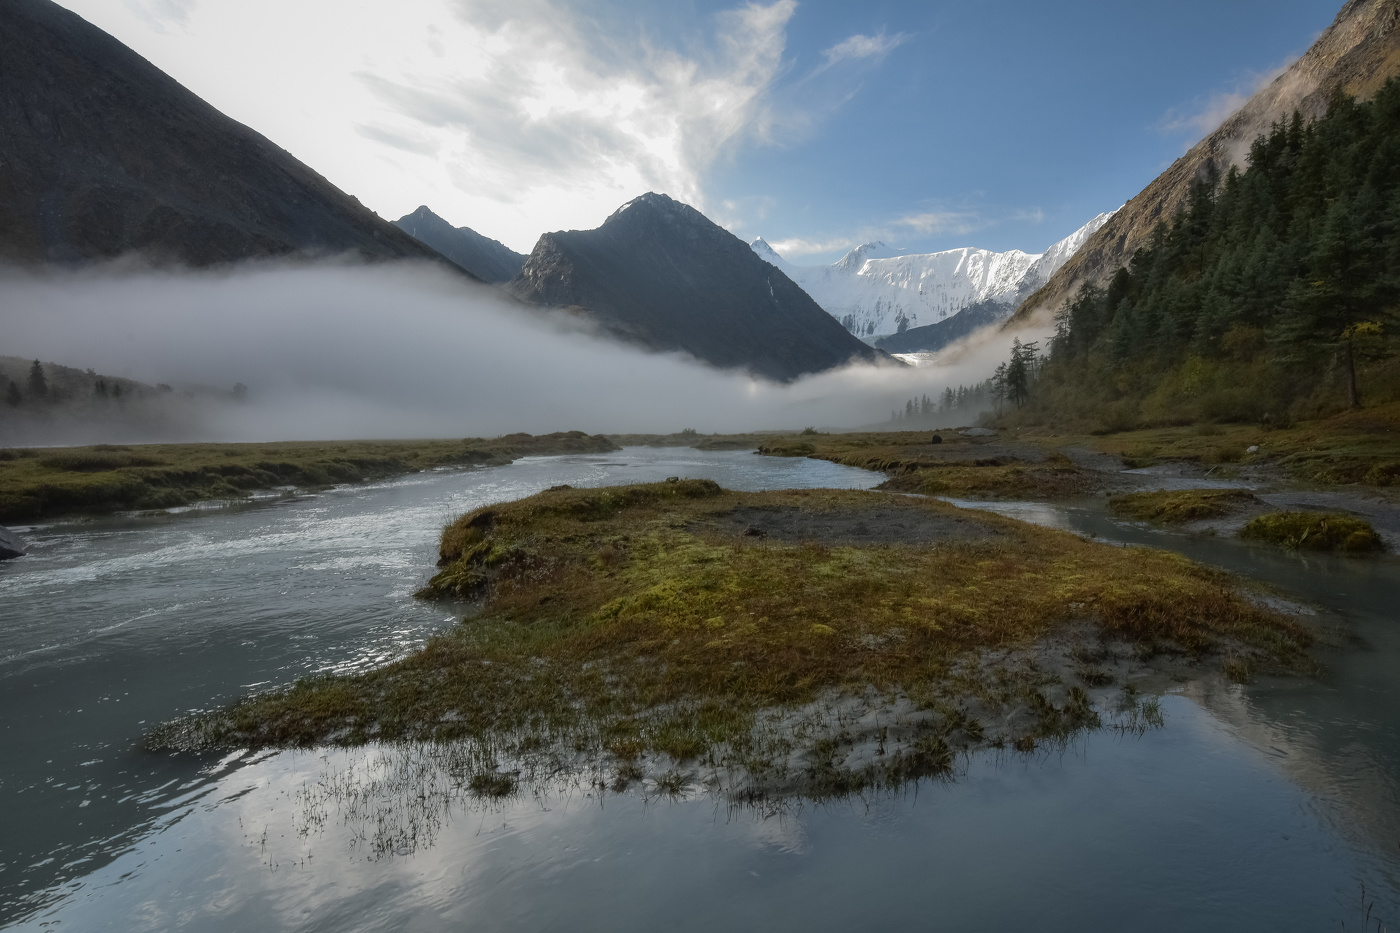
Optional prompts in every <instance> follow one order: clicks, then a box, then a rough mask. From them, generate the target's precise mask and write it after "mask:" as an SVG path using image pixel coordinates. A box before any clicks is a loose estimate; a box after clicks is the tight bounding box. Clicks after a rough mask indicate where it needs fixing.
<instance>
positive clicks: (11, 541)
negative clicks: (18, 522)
mask: <svg viewBox="0 0 1400 933" xmlns="http://www.w3.org/2000/svg"><path fill="white" fill-rule="evenodd" d="M25 553H26V551H25V548H24V541H23V539H21V538H20V536H19V535H17V534H15V533H14V532H13V531H11V530H10V529H8V528H6V527H5V526H4V525H0V560H13V559H14V558H16V557H23V556H24V555H25Z"/></svg>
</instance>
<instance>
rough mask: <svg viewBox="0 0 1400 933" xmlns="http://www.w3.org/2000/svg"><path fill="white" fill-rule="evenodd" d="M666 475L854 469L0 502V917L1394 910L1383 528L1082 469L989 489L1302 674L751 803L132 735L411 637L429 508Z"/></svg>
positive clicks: (783, 917)
mask: <svg viewBox="0 0 1400 933" xmlns="http://www.w3.org/2000/svg"><path fill="white" fill-rule="evenodd" d="M673 475H680V476H691V477H707V478H711V479H715V480H717V481H718V482H720V483H721V484H723V485H726V486H729V487H731V488H737V489H763V488H770V489H771V488H791V487H822V486H840V487H850V488H865V487H869V486H872V485H874V484H876V483H878V482H879V481H880V479H881V477H880V476H877V475H875V474H871V473H867V472H864V471H860V470H854V469H850V468H846V467H841V466H838V465H835V464H830V463H824V462H821V461H814V460H806V459H775V458H766V457H756V456H753V455H752V454H750V453H748V452H699V451H693V450H687V449H662V450H658V449H640V448H629V449H627V450H625V451H622V452H620V453H615V454H608V455H595V456H576V457H552V458H528V459H526V460H521V461H517V462H516V463H514V464H512V465H510V466H506V467H495V468H489V469H477V470H444V471H437V472H431V473H422V474H416V475H413V476H409V477H404V478H401V479H398V480H394V481H389V482H384V483H377V484H367V485H361V486H353V487H346V488H341V489H336V490H332V491H329V492H326V493H322V494H319V495H314V496H295V497H287V498H278V499H269V500H265V501H261V502H256V503H252V504H247V505H238V506H233V507H228V508H218V509H194V510H187V511H183V512H178V513H174V514H161V515H156V516H124V517H113V518H106V519H101V520H94V521H85V522H72V523H56V524H52V525H47V526H42V527H39V528H36V529H31V530H29V531H28V532H27V533H26V536H27V537H28V538H29V540H30V541H31V543H32V544H33V551H32V553H31V555H30V556H29V557H26V558H23V559H21V560H19V561H13V562H9V563H7V564H0V619H2V620H3V624H0V729H3V742H4V755H3V759H0V761H2V762H3V763H0V792H3V793H4V794H5V796H6V798H7V800H8V803H9V806H8V807H7V808H6V810H5V814H6V815H5V820H4V832H3V836H0V839H3V842H0V925H6V926H7V928H9V927H14V928H18V929H65V930H87V929H121V930H139V929H153V930H164V929H181V928H188V929H197V930H247V929H259V930H400V929H411V930H436V929H461V928H463V927H478V928H482V929H522V930H539V929H560V930H564V929H568V930H579V929H598V930H614V929H641V928H654V927H659V926H666V927H669V928H676V929H704V930H711V929H714V928H716V927H718V928H729V929H760V928H765V929H766V928H774V927H777V928H799V927H800V928H804V929H810V930H828V929H829V930H847V929H852V928H863V929H896V928H900V929H902V928H910V927H917V928H945V929H956V930H977V929H986V930H1002V929H1008V928H1014V927H1018V926H1024V927H1028V928H1035V929H1038V930H1080V929H1094V928H1110V927H1114V928H1117V927H1130V928H1133V929H1142V930H1158V929H1160V930H1180V929H1184V928H1223V927H1229V928H1232V929H1244V930H1254V929H1258V930H1273V929H1340V928H1341V925H1342V924H1345V928H1346V929H1360V928H1361V924H1362V923H1363V922H1364V920H1365V912H1366V910H1367V909H1368V907H1367V905H1369V909H1370V910H1371V925H1370V927H1369V928H1370V929H1375V928H1376V927H1375V921H1376V919H1377V918H1388V920H1389V922H1390V923H1391V924H1392V925H1394V924H1395V923H1396V922H1397V920H1400V786H1398V785H1397V776H1400V686H1397V672H1400V625H1397V622H1400V619H1397V615H1400V609H1398V608H1397V607H1400V564H1397V561H1396V560H1395V559H1394V558H1387V559H1382V560H1346V559H1339V558H1300V557H1298V556H1297V555H1290V554H1283V553H1279V552H1275V551H1270V550H1267V549H1262V548H1257V547H1249V546H1246V545H1243V544H1240V543H1238V542H1235V541H1225V540H1221V541H1216V540H1209V539H1199V538H1188V537H1185V536H1180V535H1171V534H1166V533H1162V532H1159V531H1155V530H1151V529H1147V528H1144V527H1141V526H1136V525H1133V524H1130V523H1122V522H1117V521H1114V520H1111V519H1110V518H1108V517H1106V516H1105V515H1104V514H1103V512H1102V509H1101V508H1100V507H1096V506H1094V505H1093V504H1085V505H1083V506H1076V507H1067V508H1059V507H1055V508H1051V507H1044V506H1029V505H1019V506H1018V505H1009V506H1002V507H999V508H1002V509H1007V510H1010V511H1012V512H1016V511H1017V510H1018V509H1019V513H1018V514H1020V515H1021V516H1022V517H1025V518H1028V519H1031V520H1038V521H1042V522H1044V523H1047V524H1054V525H1059V526H1061V527H1066V528H1069V529H1070V530H1075V531H1078V532H1080V533H1084V534H1091V535H1095V536H1098V537H1102V538H1105V539H1108V540H1113V541H1121V542H1132V543H1149V544H1152V545H1154V546H1159V547H1170V548H1173V549H1176V550H1179V551H1182V552H1183V553H1186V554H1188V555H1189V556H1191V557H1193V558H1195V559H1198V560H1201V561H1204V562H1207V563H1212V564H1215V565H1217V566H1222V567H1225V568H1227V569H1230V570H1232V571H1235V572H1238V573H1241V574H1245V575H1248V576H1252V577H1255V578H1258V579H1262V580H1264V581H1266V582H1269V583H1271V584H1273V585H1275V586H1276V587H1278V588H1279V589H1280V590H1282V591H1284V592H1285V593H1288V594H1290V595H1293V596H1295V597H1296V598H1299V599H1301V600H1304V601H1306V602H1308V603H1311V604H1313V605H1317V606H1319V607H1322V608H1323V609H1324V616H1325V617H1326V618H1327V620H1328V622H1327V624H1328V625H1329V627H1330V628H1331V629H1332V630H1334V632H1335V636H1334V639H1333V640H1334V641H1337V642H1338V645H1337V646H1335V647H1329V648H1325V649H1322V650H1321V651H1320V653H1319V656H1320V658H1321V659H1322V661H1323V664H1324V670H1323V672H1322V674H1321V675H1319V676H1318V677H1310V678H1302V677H1294V678H1270V679H1261V680H1260V681H1259V682H1257V683H1255V684H1251V685H1249V686H1247V687H1232V688H1229V689H1219V690H1213V691H1206V690H1203V689H1201V688H1199V687H1197V686H1194V685H1191V684H1183V685H1182V686H1181V688H1180V689H1179V690H1177V691H1173V692H1171V693H1169V694H1168V695H1167V696H1166V697H1164V698H1163V703H1162V706H1163V709H1164V711H1165V714H1166V726H1165V728H1163V729H1160V730H1156V731H1152V732H1149V733H1147V734H1145V735H1142V736H1140V737H1132V736H1122V735H1118V734H1116V733H1110V732H1103V733H1095V734H1092V735H1089V736H1087V737H1084V738H1083V739H1081V740H1079V741H1077V742H1076V743H1074V744H1073V745H1072V746H1071V747H1070V748H1069V749H1068V750H1066V751H1064V752H1062V753H1054V754H1045V753H1039V754H1036V755H1034V756H1031V757H1029V758H1028V757H1024V756H1020V755H1012V754H998V753H990V752H989V753H983V754H978V755H973V756H971V757H970V758H969V759H968V760H966V761H965V762H963V763H962V764H961V767H960V769H959V771H960V773H959V776H958V778H957V779H956V780H954V781H951V782H946V783H923V784H921V785H918V786H914V787H909V788H907V789H905V790H904V791H902V792H900V793H894V794H882V795H875V796H871V797H867V798H860V799H855V800H848V801H841V802H837V803H824V804H821V805H811V804H806V805H793V806H791V807H786V808H781V809H777V810H768V811H758V810H752V809H743V808H739V809H730V808H728V807H726V806H725V805H724V804H723V803H721V802H717V801H715V800H714V799H711V798H708V797H706V796H705V795H703V794H700V793H690V794H684V795H682V796H681V797H680V798H670V797H656V796H648V795H647V794H646V793H644V792H641V791H635V790H634V791H631V792H628V793H624V794H613V793H599V792H598V791H596V790H595V789H593V788H591V787H587V786H578V785H575V784H569V783H561V784H559V785H558V786H556V787H547V788H544V789H542V790H541V791H540V792H539V793H538V794H532V793H527V794H522V795H521V796H519V797H517V798H513V799H510V800H507V801H506V802H504V803H500V804H491V805H486V804H474V803H471V802H470V801H467V800H463V799H460V798H453V797H451V795H448V796H446V797H442V798H441V800H439V798H437V797H435V796H434V789H435V788H436V787H437V785H436V784H434V781H435V780H436V778H435V777H434V775H435V774H436V773H437V771H436V770H435V769H436V764H435V763H434V762H431V761H428V762H425V761H423V760H422V756H415V754H414V753H413V752H412V751H411V750H404V749H397V748H387V749H385V748H376V747H371V748H367V749H360V750H352V751H331V752H283V753H276V754H262V755H257V756H245V755H230V756H227V757H225V758H222V759H196V758H194V757H191V756H185V755H169V754H153V753H149V752H146V751H144V750H143V749H142V748H141V744H140V739H141V736H142V734H143V733H144V731H145V730H146V729H147V728H149V727H150V726H152V725H154V724H155V723H157V722H160V721H164V720H167V719H170V718H173V717H174V716H177V715H179V714H181V713H184V712H187V711H189V710H192V709H198V708H207V707H210V706H214V705H217V704H220V703H223V702H226V701H228V700H231V699H233V698H235V697H237V696H240V695H242V694H244V693H246V692H248V691H249V690H254V689H257V688H259V687H262V686H266V685H269V684H277V683H284V682H287V681H290V680H292V679H295V678H296V677H299V676H301V675H303V674H306V673H312V672H317V671H327V670H348V669H355V668H362V667H366V666H370V665H375V664H379V663H382V662H383V661H385V660H386V659H389V658H392V657H395V656H398V655H401V654H402V653H404V652H405V651H408V650H411V649H412V648H413V647H415V646H416V645H418V644H421V643H422V641H423V640H424V638H426V636H427V635H428V634H429V633H430V632H432V631H434V630H435V629H437V628H439V627H441V626H443V625H446V624H448V623H449V622H450V621H451V619H450V614H449V613H448V612H447V611H446V610H445V609H444V607H442V606H433V605H428V604H423V603H420V602H417V601H415V600H413V599H412V597H411V594H412V593H413V591H414V590H415V589H417V588H418V587H419V586H420V585H421V584H422V583H423V582H424V581H425V579H426V578H427V576H428V574H429V573H430V572H431V570H432V563H433V558H434V553H435V547H436V542H437V535H438V532H439V530H440V528H441V526H442V525H443V524H444V523H445V522H446V521H448V520H450V519H451V518H453V517H454V516H456V515H457V514H460V513H461V512H463V511H467V510H469V509H471V508H475V507H477V506H479V505H482V504H485V503H489V502H494V501H502V500H506V499H512V498H517V497H519V496H523V495H527V494H530V493H532V492H535V491H538V490H540V489H543V488H546V487H548V486H553V485H557V484H560V483H569V484H571V485H575V486H586V485H607V484H612V483H621V482H640V481H652V480H659V479H663V478H665V477H667V476H673ZM425 775H426V776H425ZM425 786H426V788H427V789H426V790H425Z"/></svg>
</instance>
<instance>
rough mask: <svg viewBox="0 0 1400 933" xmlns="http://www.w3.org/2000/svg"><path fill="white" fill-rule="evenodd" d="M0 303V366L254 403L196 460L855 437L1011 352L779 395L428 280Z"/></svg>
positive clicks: (45, 286) (878, 372)
mask: <svg viewBox="0 0 1400 933" xmlns="http://www.w3.org/2000/svg"><path fill="white" fill-rule="evenodd" d="M0 294H3V296H4V301H3V307H0V354H13V355H17V356H24V357H26V358H35V357H38V358H41V359H44V360H53V361H55V362H59V363H63V364H65V365H69V366H76V367H80V368H92V369H95V370H97V371H98V372H99V373H107V374H111V375H117V376H123V377H127V378H132V379H138V380H142V381H145V382H150V383H155V382H166V383H172V384H175V385H176V386H177V387H178V385H179V384H180V383H190V384H202V385H208V386H218V387H229V386H232V385H233V384H234V383H244V384H246V385H247V386H248V387H249V392H248V397H247V401H246V402H245V403H243V404H214V403H210V404H208V405H207V406H206V410H205V413H204V415H203V416H202V417H201V418H200V419H199V421H198V423H197V424H193V425H189V424H187V425H184V426H182V427H181V429H180V430H181V436H182V437H185V438H187V439H189V440H220V441H258V440H288V439H307V440H315V439H338V438H345V439H348V438H370V437H378V438H398V437H454V436H496V435H500V434H505V433H510V432H513V431H526V432H529V433H532V434H540V433H547V432H550V431H557V430H575V429H576V430H582V431H587V432H589V433H622V432H639V433H642V432H645V433H650V432H656V433H668V432H672V431H677V430H680V429H682V428H694V429H696V430H698V431H701V432H703V433H712V432H740V431H751V430H767V429H777V428H800V427H802V426H805V425H815V426H819V427H824V428H834V429H840V428H851V427H858V426H862V425H868V424H871V423H874V422H880V421H883V420H884V419H885V418H887V417H888V415H889V412H890V409H892V408H895V407H902V406H903V403H904V400H905V399H906V398H909V397H910V396H918V395H922V394H928V395H930V396H935V395H937V394H938V393H940V392H941V391H942V390H943V387H944V386H945V385H950V384H951V385H954V386H956V385H959V384H962V383H972V382H976V381H980V380H982V379H985V378H986V376H987V375H988V374H989V373H990V372H991V370H992V368H994V367H995V365H996V363H997V362H999V361H1000V360H1002V359H1004V358H1005V357H1006V353H1007V346H1008V345H1009V344H1010V340H1011V336H1010V335H996V336H994V337H992V338H991V339H988V340H984V342H982V343H980V344H979V345H978V346H976V347H973V348H971V349H969V348H967V347H962V348H961V349H960V352H959V353H957V354H955V355H954V357H955V361H954V362H951V363H949V364H947V365H936V366H931V367H922V368H917V369H916V368H913V367H908V368H903V367H895V366H869V365H865V366H851V367H847V368H844V369H841V370H837V371H832V372H827V373H822V374H819V375H816V376H810V377H806V378H804V379H801V380H799V381H797V382H795V383H792V384H790V385H777V384H774V383H769V382H765V381H761V380H757V379H753V378H751V377H749V376H747V375H744V374H740V373H735V372H726V371H720V370H716V369H713V368H711V367H709V366H707V365H704V364H702V363H699V362H697V361H696V360H694V359H692V358H690V357H688V356H685V355H683V354H657V353H647V352H645V351H642V350H639V349H636V348H633V347H629V346H625V345H622V344H619V343H616V342H614V341H611V340H608V339H604V338H601V337H598V336H595V335H593V334H591V333H590V332H589V331H588V330H587V329H586V328H585V327H583V326H582V325H580V324H578V323H576V322H570V321H569V320H568V319H567V318H566V317H565V316H563V315H555V314H550V313H544V312H540V311H537V310H532V309H529V308H526V307H522V306H519V305H516V304H514V303H512V302H510V301H509V300H507V299H505V298H504V297H502V296H501V295H500V294H499V293H498V292H496V291H495V290H493V289H490V288H487V287H484V286H475V285H473V284H471V283H469V282H466V281H464V280H462V278H461V277H460V276H456V275H454V274H452V273H450V272H446V271H444V270H441V269H438V268H435V267H432V266H428V265H422V264H400V265H380V266H370V267H366V266H345V265H335V264H327V265H320V266H310V267H307V266H301V267H284V266H274V265H265V266H254V267H245V268H241V269H240V270H238V271H235V272H222V273H195V272H189V273H178V274H170V273H155V272H144V271H142V272H133V271H118V270H109V271H106V272H84V273H67V274H64V275H62V276H60V275H44V276H37V277H36V276H31V275H20V274H16V273H10V274H8V275H6V276H4V277H3V279H0ZM4 417H5V414H4V413H0V419H3V418H4ZM78 433H85V432H82V431H79V432H78ZM110 433H111V432H110V431H108V432H103V437H102V439H103V440H110V439H112V438H111V437H110ZM124 439H125V440H128V441H131V442H135V441H139V440H145V439H155V438H145V437H126V438H124ZM160 439H170V438H169V437H162V438H160ZM64 440H66V441H67V442H69V443H81V442H85V441H86V440H88V438H86V437H81V436H74V437H67V438H64ZM30 443H36V441H30Z"/></svg>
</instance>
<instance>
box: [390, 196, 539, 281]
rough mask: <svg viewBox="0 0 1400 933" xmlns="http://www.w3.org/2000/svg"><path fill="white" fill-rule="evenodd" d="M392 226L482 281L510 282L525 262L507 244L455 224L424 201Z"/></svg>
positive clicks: (522, 257) (521, 256)
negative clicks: (421, 205) (444, 218)
mask: <svg viewBox="0 0 1400 933" xmlns="http://www.w3.org/2000/svg"><path fill="white" fill-rule="evenodd" d="M394 226H396V227H398V228H399V229H400V230H402V231H404V232H405V233H407V234H408V235H409V236H411V237H413V238H414V239H415V240H418V241H419V242H422V243H426V244H427V245H428V246H431V247H432V248H433V249H435V250H437V251H438V252H439V253H441V254H442V255H443V256H446V257H447V258H448V259H450V260H452V262H453V263H455V264H456V265H457V266H458V267H459V268H461V269H464V270H466V271H467V272H470V273H471V274H472V275H474V276H476V277H477V278H479V279H481V280H482V281H483V282H493V283H500V282H509V281H510V280H511V279H513V278H515V277H516V276H517V275H519V274H520V270H521V268H522V267H523V266H524V265H525V257H524V256H523V255H521V254H520V253H517V252H516V251H515V250H513V249H511V248H510V247H509V246H506V245H505V244H504V243H501V242H498V241H496V240H493V239H491V238H490V237H484V236H482V235H481V234H479V233H477V232H476V231H475V230H473V229H472V228H470V227H454V226H452V225H451V224H450V223H448V222H447V221H445V220H443V219H442V218H441V217H439V216H438V215H437V214H434V213H433V212H432V211H430V210H428V208H427V206H426V205H424V206H423V207H420V208H418V210H416V211H414V212H413V213H412V214H405V215H404V216H402V217H400V218H399V219H398V220H396V221H394Z"/></svg>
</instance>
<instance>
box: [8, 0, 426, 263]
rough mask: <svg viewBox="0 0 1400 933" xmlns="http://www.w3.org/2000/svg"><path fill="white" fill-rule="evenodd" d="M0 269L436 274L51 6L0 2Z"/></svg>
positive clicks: (377, 227)
mask: <svg viewBox="0 0 1400 933" xmlns="http://www.w3.org/2000/svg"><path fill="white" fill-rule="evenodd" d="M0 47H3V49H4V55H3V56H0V260H5V261H9V262H13V263H18V264H22V265H29V264H41V263H82V262H90V261H101V260H110V259H114V258H116V257H119V256H122V255H127V254H133V253H135V254H140V255H142V256H144V257H145V258H146V259H148V260H150V261H155V262H158V263H162V262H175V263H182V264H187V265H191V266H209V265H216V264H220V263H226V262H234V261H238V260H243V259H250V258H265V257H275V256H290V255H304V256H332V255H344V254H352V255H357V256H359V257H361V258H365V259H426V260H434V261H441V258H440V257H439V256H438V255H437V253H436V252H434V251H433V250H432V249H430V248H429V247H426V246H424V245H423V244H421V243H419V242H418V241H417V240H415V239H413V238H412V237H410V236H409V235H408V234H406V233H404V232H403V231H401V230H399V229H398V228H397V227H395V226H393V225H392V224H390V223H389V222H388V221H386V220H383V219H381V218H380V217H378V216H377V215H376V214H375V213H374V212H373V211H370V210H369V209H367V208H365V207H364V206H363V205H361V204H360V202H359V201H358V200H357V199H356V198H354V197H352V196H351V195H348V194H346V193H345V192H343V191H341V190H340V189H338V188H336V187H335V186H334V185H333V184H331V183H330V182H329V181H328V180H326V179H325V178H324V177H323V176H321V175H320V174H318V173H317V172H315V171H314V170H313V169H311V168H310V167H308V166H307V165H305V164H304V163H302V162H300V161H299V160H297V159H296V158H295V157H293V156H292V155H291V154H290V153H288V152H287V151H286V150H284V149H282V148H280V147H278V146H277V145H275V144H274V143H272V142H271V141H270V140H268V139H267V138H266V137H264V136H262V135H260V134H258V133H256V132H254V131H253V130H251V129H249V128H248V127H246V126H244V125H243V124H241V123H238V122H237V121H235V120H233V119H231V118H229V117H227V116H225V115H224V114H222V113H220V112H219V111H218V110H217V109H215V108H214V107H213V106H211V105H210V104H208V103H206V102H205V101H204V100H202V99H200V98H199V97H198V96H196V95H195V94H194V93H192V92H191V91H189V90H188V89H186V88H185V87H183V86H182V85H180V84H179V82H177V81H176V80H175V79H174V78H172V77H170V76H169V75H167V74H165V73H164V72H163V71H161V70H160V69H159V68H157V67H156V66H154V65H152V64H151V63H150V62H148V61H147V60H146V59H144V58H142V57H141V56H140V55H138V54H137V53H136V52H134V51H133V50H131V49H130V48H128V47H127V46H125V45H123V44H122V43H121V42H119V41H118V40H116V39H115V38H113V37H112V36H110V35H108V34H107V33H105V32H103V31H102V30H101V29H98V28H97V27H96V26H93V25H92V24H90V23H88V22H87V21H86V20H84V19H82V18H81V17H80V16H78V15H77V14H75V13H72V12H70V11H68V10H65V9H63V8H62V7H60V6H58V5H57V4H55V3H52V2H50V0H4V2H3V3H0Z"/></svg>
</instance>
